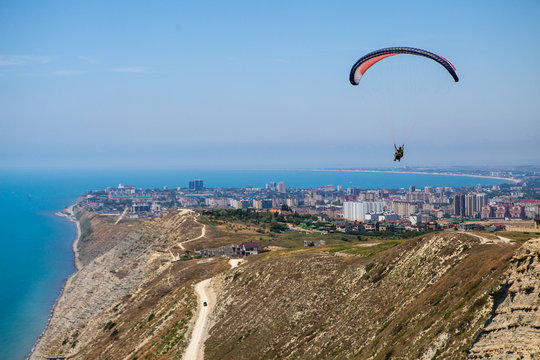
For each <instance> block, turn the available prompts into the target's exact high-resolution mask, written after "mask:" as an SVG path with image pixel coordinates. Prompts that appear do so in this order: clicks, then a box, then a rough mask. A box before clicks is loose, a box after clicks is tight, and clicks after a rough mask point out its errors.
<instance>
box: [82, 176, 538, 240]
mask: <svg viewBox="0 0 540 360" xmlns="http://www.w3.org/2000/svg"><path fill="white" fill-rule="evenodd" d="M492 173H493V172H492ZM496 175H497V176H501V177H511V176H512V177H513V178H514V179H513V180H515V178H516V174H515V173H508V172H504V171H500V172H497V173H496ZM518 178H519V180H518V181H514V182H509V183H503V184H500V185H492V186H482V185H476V186H474V187H463V188H451V187H447V186H445V187H430V186H426V187H423V188H418V187H416V186H415V185H410V186H409V187H408V188H406V189H404V188H401V189H375V190H371V189H370V190H366V189H361V188H358V187H349V188H344V187H342V186H340V185H323V186H318V187H316V188H313V189H294V188H288V187H287V184H286V183H285V182H283V181H272V182H269V183H268V184H267V185H266V186H265V187H264V188H258V187H243V188H206V187H205V185H204V180H203V179H194V180H192V181H190V182H189V183H188V184H186V185H187V187H181V186H178V187H177V188H174V189H169V188H167V187H163V188H161V189H140V188H137V187H136V186H135V185H123V184H119V185H118V186H117V187H114V188H113V187H109V188H106V189H103V190H97V191H90V192H88V193H87V194H85V195H84V196H83V197H81V198H80V199H79V200H78V205H79V206H82V207H84V208H85V210H86V211H89V212H95V213H97V214H99V215H102V216H111V215H114V216H121V217H122V218H124V219H138V218H148V217H158V216H161V215H162V214H163V213H165V212H168V211H170V210H174V209H179V208H191V209H194V210H199V211H201V212H203V213H204V212H215V211H219V210H229V211H231V210H241V211H246V212H253V213H260V212H269V213H274V214H279V215H281V218H284V219H287V218H288V217H292V216H296V219H298V216H303V215H309V217H305V218H306V219H308V218H309V219H313V220H309V221H300V222H299V221H296V223H294V224H289V226H288V227H284V228H279V227H278V230H304V231H321V232H329V231H344V232H351V231H407V230H415V231H429V230H438V229H444V228H452V227H453V228H456V229H459V230H489V231H496V230H503V229H505V228H506V227H512V226H514V227H516V228H518V227H519V226H521V225H520V220H529V221H530V220H536V224H537V229H538V226H539V224H540V218H539V216H540V173H539V172H538V171H537V170H531V171H529V172H526V171H524V172H522V173H520V174H519V176H518ZM300 219H304V218H302V217H300ZM314 219H316V221H315V220H314ZM285 222H287V221H285ZM509 222H510V223H509Z"/></svg>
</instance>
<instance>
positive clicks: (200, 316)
mask: <svg viewBox="0 0 540 360" xmlns="http://www.w3.org/2000/svg"><path fill="white" fill-rule="evenodd" d="M243 261H244V259H230V260H229V265H231V269H234V268H235V267H237V266H238V265H240V264H241V263H242V262H243ZM212 280H213V278H210V279H206V280H203V281H201V282H199V283H197V284H196V285H195V293H196V294H197V299H198V302H199V303H198V305H197V320H196V321H195V326H194V327H193V332H192V333H191V340H190V342H189V345H188V347H187V349H186V352H185V353H184V356H183V357H182V359H183V360H203V359H204V342H205V341H206V338H207V337H208V330H209V326H208V320H209V317H210V314H212V310H213V309H214V306H215V305H216V292H215V290H214V288H213V287H212ZM204 301H206V302H207V304H208V305H207V306H203V302H204Z"/></svg>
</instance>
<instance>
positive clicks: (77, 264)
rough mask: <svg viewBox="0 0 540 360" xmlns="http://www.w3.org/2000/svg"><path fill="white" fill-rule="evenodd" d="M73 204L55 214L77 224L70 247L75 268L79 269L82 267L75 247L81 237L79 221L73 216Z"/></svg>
mask: <svg viewBox="0 0 540 360" xmlns="http://www.w3.org/2000/svg"><path fill="white" fill-rule="evenodd" d="M74 207H75V205H71V206H68V207H67V208H65V209H64V211H62V212H57V213H56V214H55V215H57V216H61V217H65V218H66V219H68V220H69V221H71V222H74V223H75V225H76V226H77V237H76V238H75V241H73V245H72V249H73V256H74V262H75V268H76V269H77V270H80V269H81V267H82V264H81V260H80V259H79V250H78V249H77V248H78V246H79V239H80V238H81V223H80V222H79V221H78V220H77V218H76V217H75V212H74V210H73V208H74Z"/></svg>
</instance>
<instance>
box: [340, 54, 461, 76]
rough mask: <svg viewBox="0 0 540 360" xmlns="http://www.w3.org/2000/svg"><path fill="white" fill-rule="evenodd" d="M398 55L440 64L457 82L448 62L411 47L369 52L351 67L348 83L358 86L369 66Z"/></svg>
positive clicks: (454, 72) (455, 74)
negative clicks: (417, 57) (422, 58)
mask: <svg viewBox="0 0 540 360" xmlns="http://www.w3.org/2000/svg"><path fill="white" fill-rule="evenodd" d="M399 54H410V55H418V56H424V57H427V58H429V59H431V60H434V61H436V62H438V63H439V64H441V65H442V66H444V68H445V69H446V70H447V71H448V72H449V73H450V75H452V77H453V78H454V81H455V82H458V81H459V78H458V76H457V73H456V69H455V68H454V66H453V65H452V64H451V63H450V61H448V60H446V59H445V58H443V57H442V56H439V55H437V54H434V53H431V52H429V51H426V50H422V49H415V48H411V47H390V48H384V49H380V50H376V51H373V52H370V53H369V54H367V55H365V56H362V57H361V58H360V60H358V61H357V62H356V63H355V64H354V66H353V67H352V69H351V73H350V75H349V81H350V82H351V84H352V85H358V84H359V83H360V79H361V78H362V75H364V74H365V72H366V71H367V70H368V69H369V68H370V67H371V66H373V65H374V64H375V63H377V62H379V61H381V60H382V59H385V58H387V57H389V56H394V55H399Z"/></svg>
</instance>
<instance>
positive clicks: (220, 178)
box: [0, 170, 501, 359]
mask: <svg viewBox="0 0 540 360" xmlns="http://www.w3.org/2000/svg"><path fill="white" fill-rule="evenodd" d="M195 178H197V179H204V181H205V186H207V187H241V186H247V185H251V186H256V187H264V185H265V184H267V183H268V182H270V181H285V182H286V183H287V186H288V187H297V188H309V187H315V186H318V185H328V184H332V185H342V186H343V187H351V186H358V187H361V188H365V189H370V188H371V189H373V188H381V187H386V188H400V187H405V188H406V187H408V186H409V185H413V184H416V185H417V186H418V187H423V186H428V185H429V186H453V187H458V186H473V185H476V184H484V185H491V184H499V183H501V181H500V180H493V179H480V178H470V177H454V176H437V175H415V174H386V173H352V172H315V171H272V170H268V171H266V170H264V171H263V170H261V171H253V170H252V171H210V170H186V171H153V172H150V171H146V172H141V171H122V172H114V171H108V172H95V171H91V172H90V171H86V172H83V171H80V172H58V171H56V172H47V171H40V172H30V171H17V172H0V204H1V206H0V225H1V231H0V245H1V249H2V250H1V251H0V349H2V358H5V359H24V358H25V357H26V356H27V355H28V353H29V352H30V350H31V348H32V346H33V344H34V343H35V341H36V340H37V338H38V337H39V335H40V334H41V332H42V331H43V329H44V328H45V325H46V323H47V319H48V317H49V314H50V311H51V309H52V307H53V306H54V302H55V301H56V298H57V297H58V295H59V294H60V291H61V288H62V286H63V284H64V281H65V280H66V279H67V277H68V276H69V275H71V274H72V273H73V272H74V271H75V267H74V265H73V254H72V252H71V244H72V242H73V240H74V238H75V235H76V231H75V226H74V225H73V224H72V223H70V222H68V221H67V220H65V219H63V218H60V217H57V216H54V213H55V212H57V211H60V210H61V209H63V208H64V207H66V206H68V205H70V204H72V203H74V202H75V200H76V198H77V196H79V195H81V194H83V193H84V192H85V191H87V190H94V189H102V188H105V187H108V186H117V185H118V184H119V183H123V184H129V185H136V186H137V187H142V188H151V187H159V188H161V187H163V186H164V185H167V186H169V187H170V188H172V187H176V186H183V187H186V186H187V185H188V181H189V180H192V179H195Z"/></svg>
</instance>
